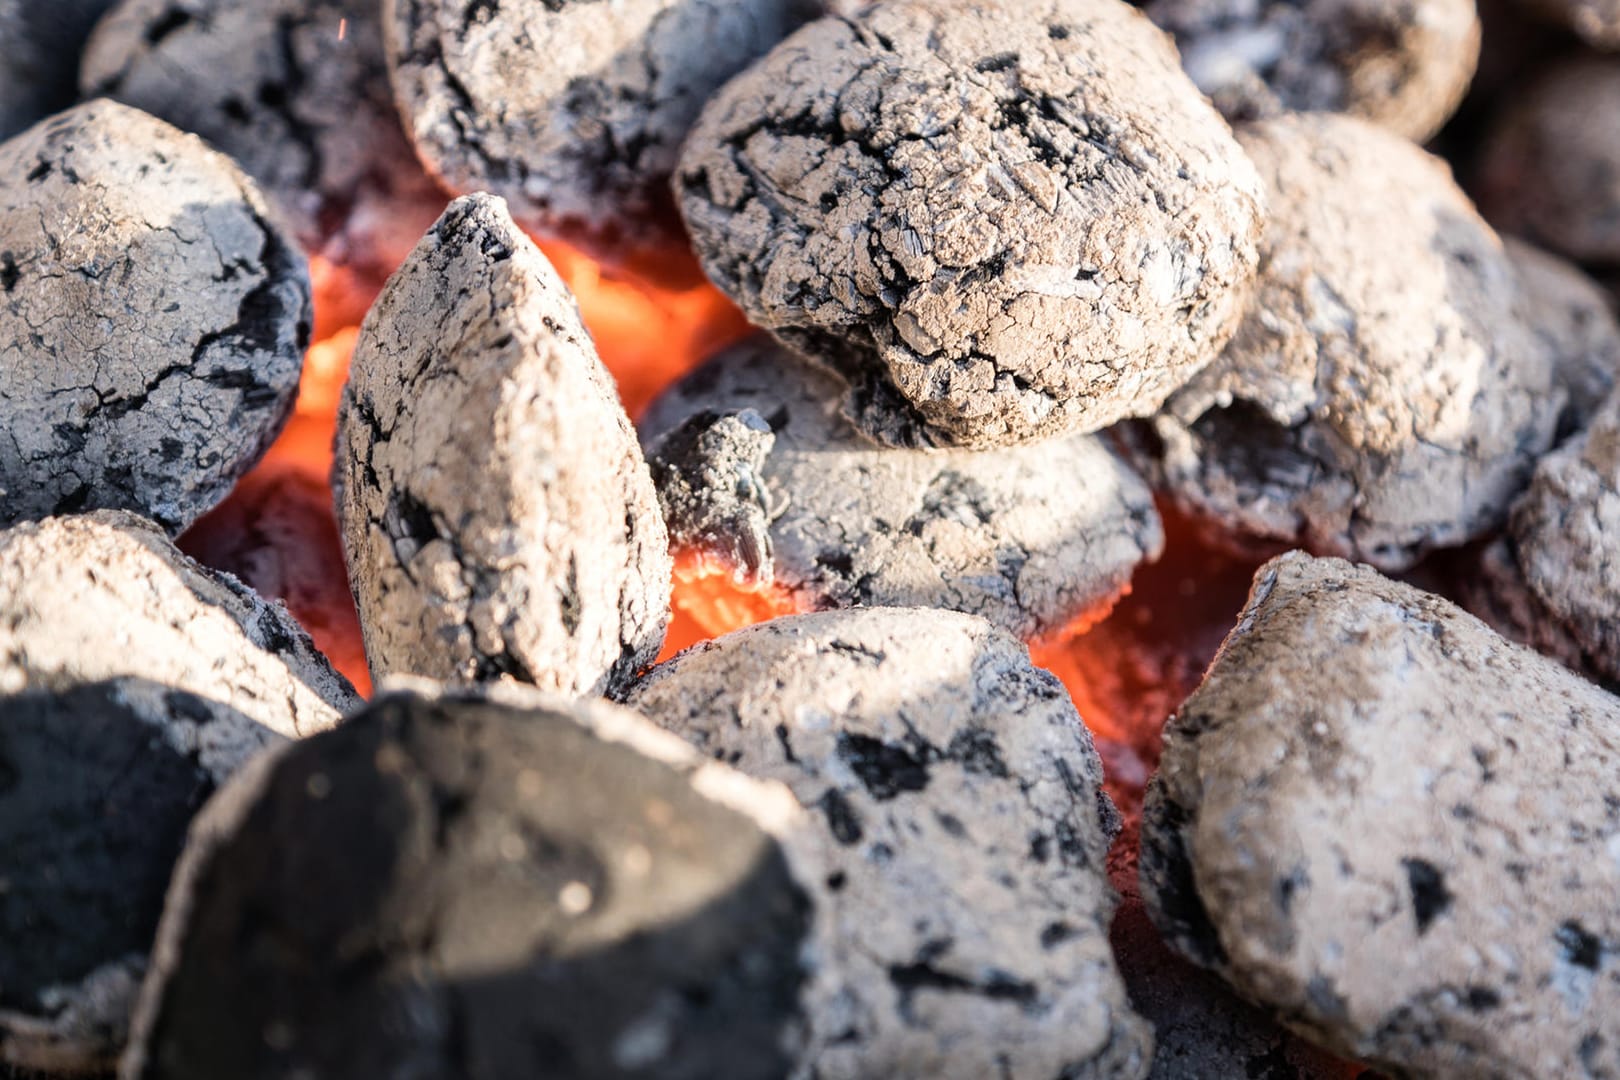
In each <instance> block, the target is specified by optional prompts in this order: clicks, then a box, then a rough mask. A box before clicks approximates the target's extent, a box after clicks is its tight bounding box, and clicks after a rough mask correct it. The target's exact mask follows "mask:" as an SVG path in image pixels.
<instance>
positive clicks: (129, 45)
mask: <svg viewBox="0 0 1620 1080" xmlns="http://www.w3.org/2000/svg"><path fill="white" fill-rule="evenodd" d="M377 8H378V5H377V3H376V0H369V2H361V0H257V2H255V3H240V2H237V0H123V2H122V3H120V4H118V5H117V7H116V8H114V10H113V11H112V13H111V14H109V15H108V16H107V17H106V18H105V19H103V20H102V22H101V24H100V25H99V26H98V27H97V29H96V33H95V36H94V37H93V38H92V39H91V41H90V43H89V46H88V47H87V49H86V50H85V56H84V62H83V67H82V70H81V73H80V80H81V82H82V84H83V88H84V93H85V95H86V96H87V97H90V96H101V95H104V96H107V97H112V98H117V99H118V100H119V101H123V102H127V103H128V104H130V105H134V106H136V107H137V108H141V109H145V110H146V111H147V112H150V113H152V114H153V115H155V116H160V117H162V118H163V119H164V120H167V121H169V122H170V123H172V124H174V125H175V126H177V127H180V128H183V129H184V130H186V131H192V132H196V133H197V134H199V135H201V136H202V137H203V138H205V139H207V140H208V141H209V143H210V144H212V145H213V146H214V147H216V148H217V149H219V150H220V151H222V152H224V153H226V154H229V155H230V156H231V157H232V158H234V159H235V160H236V161H237V162H238V163H240V164H241V166H242V168H243V169H245V170H246V171H247V172H248V173H249V174H250V175H252V176H253V178H254V179H255V180H257V181H258V183H259V184H260V185H261V186H262V187H263V189H264V191H265V194H266V195H267V196H268V197H269V198H270V199H271V200H272V201H274V203H275V204H276V206H277V208H278V209H279V210H280V211H281V212H282V214H283V216H284V217H285V218H286V220H287V221H288V222H289V223H290V224H291V225H292V227H293V229H294V231H295V233H296V234H297V236H298V238H299V240H300V242H301V243H302V244H303V245H304V247H305V248H306V249H307V250H309V251H311V252H319V253H321V254H323V255H326V256H327V257H329V258H332V259H334V260H336V261H338V262H341V263H343V264H345V265H349V266H358V267H362V268H365V269H367V270H370V271H373V272H380V273H382V274H386V273H387V272H389V271H391V270H392V269H393V268H394V267H396V266H398V265H399V263H400V262H401V261H402V260H403V259H404V258H405V256H406V255H407V254H408V253H409V252H410V249H411V246H412V245H413V244H415V243H416V241H417V240H418V239H419V238H420V237H421V235H422V233H423V231H424V230H426V229H427V227H428V226H429V225H431V224H432V223H433V219H434V218H435V217H436V216H437V215H438V213H439V211H440V210H442V209H443V208H444V201H445V200H444V197H443V196H442V195H440V194H439V193H438V192H437V189H436V187H435V185H434V184H433V183H432V182H431V181H429V180H428V178H427V176H426V175H425V174H424V173H423V172H422V169H421V166H420V165H418V164H417V162H416V157H415V154H414V153H413V152H412V150H411V145H410V142H409V140H407V139H406V137H405V133H404V132H403V131H402V130H401V129H400V123H399V115H398V113H397V112H396V111H395V109H394V103H393V95H392V91H391V88H390V86H389V83H388V72H387V65H386V61H385V59H384V56H383V43H382V28H381V25H380V23H379V19H378V11H377ZM340 25H341V27H342V34H341V36H340V34H339V27H340Z"/></svg>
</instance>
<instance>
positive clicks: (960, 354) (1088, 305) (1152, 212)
mask: <svg viewBox="0 0 1620 1080" xmlns="http://www.w3.org/2000/svg"><path fill="white" fill-rule="evenodd" d="M676 190H677V194H678V196H679V198H680V202H681V210H682V213H683V214H684V215H685V218H686V223H687V225H688V226H689V227H690V228H691V230H692V234H693V240H694V243H695V245H696V247H697V252H698V255H699V257H700V258H701V260H702V262H703V265H704V268H705V270H706V271H707V272H708V274H709V276H710V277H711V278H712V279H713V280H714V281H715V283H716V284H718V285H719V286H720V287H721V288H722V289H724V290H725V291H726V292H728V293H730V294H731V296H732V298H733V299H734V300H736V301H737V302H738V304H740V305H741V306H742V309H743V311H744V312H746V313H747V315H748V317H749V318H750V319H751V320H752V321H753V322H754V323H756V324H758V325H760V326H762V327H765V328H766V329H769V330H771V331H772V332H773V333H775V334H776V335H777V336H778V337H780V338H782V339H783V340H784V341H786V342H787V343H789V344H790V345H793V346H794V347H795V348H798V349H800V350H801V351H803V352H804V353H805V354H806V355H808V356H809V357H811V358H812V359H813V360H816V361H817V362H818V363H820V364H822V365H824V366H826V367H828V368H829V369H831V370H833V371H836V372H837V373H838V374H839V375H840V376H842V377H843V379H844V380H845V381H846V382H847V383H848V384H849V385H848V389H847V391H846V402H845V408H846V411H847V412H848V413H849V415H850V416H851V417H852V418H853V420H854V422H855V424H856V426H857V427H859V428H860V429H861V430H862V431H863V432H865V433H866V434H868V435H870V436H872V437H874V438H876V439H877V440H879V441H881V442H884V443H889V444H893V445H901V446H962V447H970V448H984V447H993V446H1007V445H1012V444H1016V443H1022V442H1030V441H1034V440H1037V439H1043V438H1048V437H1052V436H1056V435H1060V434H1066V433H1074V432H1086V431H1095V430H1097V429H1099V428H1102V427H1104V426H1106V425H1108V424H1110V423H1113V422H1114V421H1116V420H1118V419H1120V418H1122V417H1126V416H1141V415H1145V414H1147V413H1150V412H1152V411H1153V409H1155V408H1156V407H1158V405H1159V404H1160V403H1161V402H1162V401H1163V400H1164V398H1165V397H1166V396H1167V395H1168V394H1169V393H1170V392H1171V391H1172V390H1174V389H1175V388H1176V387H1177V386H1179V385H1180V384H1181V383H1182V382H1184V381H1185V380H1186V379H1187V377H1188V376H1189V375H1191V374H1192V373H1193V372H1195V371H1197V370H1198V369H1199V368H1201V367H1202V366H1203V365H1204V364H1206V363H1208V362H1209V361H1210V360H1211V359H1213V358H1214V357H1215V355H1216V354H1217V353H1218V352H1219V351H1220V349H1221V346H1222V345H1224V344H1225V343H1226V340H1227V339H1228V337H1230V336H1231V333H1232V330H1233V328H1234V327H1235V326H1236V324H1237V321H1238V318H1239V316H1240V315H1241V310H1242V302H1243V299H1244V297H1245V296H1246V294H1247V292H1248V287H1249V285H1250V282H1251V280H1252V278H1253V276H1254V270H1255V266H1256V258H1257V256H1256V242H1257V241H1258V239H1259V236H1260V226H1261V208H1262V193H1261V188H1260V182H1259V180H1258V178H1257V177H1256V176H1255V173H1254V169H1253V167H1252V166H1251V165H1250V164H1249V162H1248V160H1247V159H1246V158H1245V157H1244V155H1243V153H1242V151H1241V150H1240V149H1239V148H1238V146H1237V144H1236V143H1235V142H1234V141H1233V140H1232V138H1231V136H1230V134H1229V132H1228V130H1227V127H1226V125H1225V123H1224V122H1222V120H1221V119H1220V117H1219V116H1218V115H1217V114H1216V113H1215V111H1214V110H1213V109H1212V108H1211V107H1210V105H1209V103H1208V102H1207V101H1205V100H1204V98H1203V97H1202V96H1201V95H1200V94H1199V93H1198V91H1197V88H1196V87H1194V86H1193V85H1192V83H1191V81H1190V80H1188V79H1187V77H1186V76H1185V75H1184V74H1183V73H1182V71H1181V69H1180V65H1179V64H1178V62H1177V60H1176V54H1175V50H1174V48H1173V47H1172V46H1171V45H1170V42H1169V40H1168V39H1167V38H1166V37H1165V36H1164V35H1163V34H1162V33H1160V32H1159V31H1158V30H1156V29H1154V28H1153V27H1152V26H1151V25H1150V24H1149V23H1148V22H1147V21H1146V20H1145V19H1143V18H1142V17H1141V15H1140V14H1138V13H1137V12H1136V11H1135V10H1133V9H1132V8H1130V7H1129V6H1128V5H1126V4H1123V3H1119V2H1117V0H1040V2H1037V3H1026V2H1024V0H966V2H963V3H953V4H937V3H933V2H931V0H894V2H891V3H883V4H877V5H874V6H872V7H870V8H868V9H866V10H865V11H864V12H863V13H861V14H859V15H856V16H854V17H852V18H850V19H830V18H829V19H823V20H821V21H819V22H816V23H812V24H811V25H810V26H807V27H805V28H804V29H803V30H801V31H799V32H798V33H797V34H795V35H794V36H793V37H791V38H789V39H788V40H787V41H785V42H783V43H782V44H781V45H780V46H778V47H777V48H776V49H775V50H774V51H773V52H772V53H771V54H770V55H769V56H768V57H767V58H766V59H764V60H763V61H761V62H760V63H758V64H756V65H755V66H754V67H753V68H751V69H750V70H749V71H748V72H746V73H745V74H743V75H742V76H739V77H738V78H737V79H735V80H733V81H732V82H731V83H730V84H729V85H728V86H727V87H726V88H725V89H724V90H723V91H721V93H720V94H718V95H717V96H716V97H715V99H714V100H713V101H712V102H710V104H709V105H708V107H707V108H706V109H705V110H704V113H703V116H702V118H701V119H700V120H699V122H698V124H697V126H696V127H695V128H694V129H693V132H692V136H691V138H690V139H688V141H687V144H686V150H685V153H684V155H683V157H682V160H681V166H680V169H679V171H678V173H677V176H676Z"/></svg>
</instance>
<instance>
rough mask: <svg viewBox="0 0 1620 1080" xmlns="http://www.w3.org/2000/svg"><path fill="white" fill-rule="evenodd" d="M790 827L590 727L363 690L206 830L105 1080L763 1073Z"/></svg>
mask: <svg viewBox="0 0 1620 1080" xmlns="http://www.w3.org/2000/svg"><path fill="white" fill-rule="evenodd" d="M798 817H799V815H798V811H797V808H796V807H795V806H794V805H793V800H792V798H791V797H790V796H789V795H788V794H787V792H785V791H783V790H781V789H780V788H779V787H776V786H775V785H762V784H757V783H754V782H751V781H748V780H747V779H745V778H743V777H741V776H738V775H737V774H735V773H733V772H731V771H730V770H728V769H725V768H724V767H723V766H720V765H717V764H714V763H710V762H705V761H704V760H703V759H701V758H699V757H698V756H697V755H696V754H693V753H692V752H691V751H690V750H689V749H688V748H687V747H686V746H685V745H684V744H682V743H680V741H679V740H676V739H674V738H672V737H670V736H667V735H665V734H663V733H662V732H658V731H656V730H654V729H653V728H652V727H651V725H648V724H647V723H646V722H645V721H643V720H641V719H639V718H638V717H635V716H632V715H630V714H628V713H625V712H624V711H623V710H619V709H615V708H612V707H611V706H607V705H602V704H591V705H585V704H580V705H570V704H568V703H565V702H562V701H561V700H560V699H548V698H543V697H541V696H540V695H537V694H534V693H533V692H532V691H530V692H528V693H525V694H523V695H521V696H519V695H513V694H495V695H488V696H486V695H476V693H475V692H471V691H461V692H449V693H443V694H440V693H436V692H432V691H431V688H426V687H419V688H417V689H396V690H394V691H391V692H385V693H384V694H383V695H382V696H381V697H380V698H379V700H377V701H374V702H373V703H372V704H371V705H370V706H368V707H367V708H366V709H365V710H364V711H363V712H361V713H358V714H356V715H355V716H353V717H351V718H350V719H349V720H348V721H347V722H345V723H344V724H343V725H342V726H341V727H339V728H336V729H334V730H332V731H330V732H326V733H324V734H322V735H319V736H316V737H315V738H313V739H309V740H306V741H304V742H301V743H297V744H292V745H290V746H289V747H287V748H285V749H284V750H282V751H280V752H277V753H275V754H272V755H269V756H268V757H267V758H264V759H261V761H260V762H259V763H256V764H255V766H253V767H251V768H249V769H248V770H246V771H245V772H244V773H242V774H241V775H240V776H238V777H237V778H236V779H235V780H234V781H233V782H232V784H231V785H229V786H227V787H226V788H225V789H224V790H222V791H221V792H220V794H219V796H218V797H217V798H216V799H215V800H214V801H213V802H211V803H210V804H209V806H208V807H207V808H206V809H205V810H204V812H203V815H202V816H201V817H200V818H199V819H198V822H197V825H196V827H194V829H193V830H192V836H191V839H190V841H189V842H188V845H187V848H186V851H185V854H184V855H183V857H182V860H181V864H180V866H179V868H178V869H177V870H176V873H175V882H174V885H173V886H172V888H171V893H170V896H169V900H168V903H167V905H166V907H165V910H164V915H163V922H162V924H161V926H160V928H159V931H158V940H157V945H156V947H155V949H154V952H153V959H152V970H151V973H150V974H149V976H148V978H147V981H146V983H145V985H144V987H143V989H142V995H141V1004H140V1008H139V1010H138V1012H137V1017H136V1025H135V1035H134V1041H133V1042H132V1045H131V1049H130V1052H129V1053H128V1054H127V1055H126V1057H125V1059H124V1062H123V1072H122V1075H123V1076H125V1077H128V1078H131V1080H133V1078H137V1077H156V1076H162V1077H168V1078H173V1080H181V1078H185V1077H197V1078H207V1080H217V1078H219V1077H241V1078H243V1080H252V1078H260V1077H262V1078H268V1077H278V1076H279V1077H284V1076H292V1075H305V1076H323V1077H340V1076H341V1077H383V1076H424V1077H426V1076H432V1077H443V1078H447V1080H449V1078H461V1077H465V1078H469V1080H470V1078H472V1077H489V1076H546V1077H558V1078H572V1077H579V1078H585V1077H602V1078H607V1077H626V1078H628V1077H637V1078H682V1080H696V1078H698V1077H711V1076H713V1077H718V1076H726V1077H740V1078H745V1080H747V1078H762V1080H763V1078H771V1077H781V1076H786V1075H788V1074H789V1072H790V1071H791V1069H792V1067H793V1065H794V1063H795V1062H796V1060H797V1055H798V1053H799V1052H800V1049H801V1048H802V1045H803V1038H804V1031H805V1010H804V995H805V992H806V987H807V986H808V985H809V984H810V982H811V980H812V978H813V976H814V970H813V968H812V966H811V965H812V964H813V962H814V959H815V956H816V955H817V946H816V941H817V937H816V934H817V930H816V927H817V925H818V924H817V917H818V916H817V907H816V901H815V892H814V891H812V890H814V889H815V888H816V887H817V885H816V882H817V881H819V878H818V877H817V876H814V875H815V872H814V871H813V870H807V869H806V868H807V866H809V865H810V864H807V863H804V862H803V861H801V858H802V857H801V856H800V855H797V854H795V853H794V851H793V850H792V843H793V842H792V840H791V836H792V833H793V830H794V829H796V828H798V825H797V824H796V822H797V821H798Z"/></svg>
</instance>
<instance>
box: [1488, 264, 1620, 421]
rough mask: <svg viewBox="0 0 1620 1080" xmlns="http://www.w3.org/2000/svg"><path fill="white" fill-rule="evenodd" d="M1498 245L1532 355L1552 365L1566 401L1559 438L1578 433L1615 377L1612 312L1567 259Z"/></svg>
mask: <svg viewBox="0 0 1620 1080" xmlns="http://www.w3.org/2000/svg"><path fill="white" fill-rule="evenodd" d="M1503 242H1504V245H1505V247H1506V248H1507V253H1508V257H1509V258H1511V259H1512V260H1513V266H1514V269H1515V270H1516V271H1517V272H1518V276H1519V288H1520V290H1521V291H1522V293H1523V295H1524V310H1525V318H1526V319H1527V320H1528V322H1529V325H1530V329H1531V330H1532V331H1533V332H1534V333H1535V335H1536V337H1537V338H1538V339H1539V348H1538V353H1539V355H1540V356H1542V357H1544V358H1545V359H1546V360H1547V361H1550V362H1551V364H1552V365H1553V377H1554V383H1555V384H1556V385H1557V386H1558V388H1559V390H1560V391H1562V393H1563V394H1564V396H1565V398H1566V405H1565V411H1564V416H1563V418H1562V419H1561V420H1560V422H1559V435H1560V436H1568V435H1571V434H1574V433H1575V432H1578V431H1584V430H1585V429H1586V427H1587V425H1588V424H1590V423H1591V422H1592V419H1593V417H1594V416H1595V415H1596V414H1597V412H1598V410H1599V409H1600V408H1602V406H1603V403H1604V402H1605V401H1607V400H1608V397H1609V394H1610V392H1611V391H1613V389H1614V385H1615V377H1616V375H1620V324H1617V323H1616V321H1615V308H1614V306H1613V305H1612V303H1611V300H1610V297H1609V295H1608V293H1607V292H1606V291H1605V290H1604V288H1603V287H1602V285H1600V284H1599V283H1598V282H1596V281H1594V280H1593V279H1592V278H1590V277H1588V276H1587V275H1586V274H1585V273H1583V272H1582V271H1581V269H1580V268H1579V267H1577V266H1576V265H1574V264H1573V263H1571V262H1569V261H1568V260H1566V259H1562V258H1560V257H1558V256H1557V255H1554V254H1552V253H1551V252H1549V251H1543V250H1541V249H1540V248H1537V247H1535V246H1534V245H1532V244H1529V243H1526V242H1525V241H1523V240H1519V239H1517V238H1515V237H1505V238H1504V241H1503Z"/></svg>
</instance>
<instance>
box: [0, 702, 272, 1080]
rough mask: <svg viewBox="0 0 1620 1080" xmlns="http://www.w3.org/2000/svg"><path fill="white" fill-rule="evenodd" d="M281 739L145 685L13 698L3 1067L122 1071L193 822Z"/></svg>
mask: <svg viewBox="0 0 1620 1080" xmlns="http://www.w3.org/2000/svg"><path fill="white" fill-rule="evenodd" d="M275 741H278V740H277V739H276V736H275V735H273V734H272V733H271V732H270V731H269V730H268V729H266V728H265V727H263V726H262V725H260V724H258V723H256V722H255V721H253V720H252V719H250V718H248V717H247V716H244V715H243V714H242V713H240V712H237V711H236V710H234V709H232V708H230V707H228V706H226V705H222V704H220V703H218V702H217V701H210V700H208V699H207V698H202V697H198V696H196V695H194V694H190V693H186V692H185V691H182V690H176V689H174V688H172V687H170V686H163V685H159V684H157V683H153V682H149V681H146V680H142V679H112V680H108V681H105V682H98V683H86V684H83V685H79V686H74V687H71V688H68V689H65V690H60V691H53V690H32V691H28V692H25V693H22V694H18V695H13V696H8V697H4V698H0V881H3V882H4V883H5V887H4V890H3V894H0V895H3V898H4V902H3V903H0V940H4V941H5V942H7V947H6V948H5V949H0V1066H3V1065H13V1066H19V1067H23V1068H30V1069H40V1070H44V1071H46V1072H61V1073H79V1072H83V1071H87V1070H91V1069H98V1068H105V1067H108V1066H110V1065H111V1062H112V1060H113V1058H114V1057H115V1056H116V1055H117V1053H118V1051H119V1050H120V1049H121V1048H122V1047H123V1043H124V1038H125V1035H126V1034H127V1031H128V1026H129V1017H130V1012H131V1010H132V1008H133V1006H134V1004H135V992H136V988H137V987H138V986H139V984H140V980H141V975H142V973H143V972H144V970H145V967H146V954H147V950H148V949H149V948H150V947H151V944H152V936H153V934H154V933H155V932H156V930H157V924H158V915H159V913H160V912H161V911H162V907H163V895H164V891H165V889H166V888H167V886H168V883H169V874H170V871H171V870H173V868H174V864H175V860H176V859H177V858H178V857H179V855H180V849H181V846H182V844H183V842H184V840H185V834H186V826H187V824H188V823H189V822H190V820H191V816H192V814H193V813H194V812H195V811H196V810H197V809H198V807H200V806H201V805H202V802H203V800H204V799H205V798H207V796H208V794H209V793H210V792H211V791H213V790H214V788H215V786H216V785H218V784H219V783H221V782H223V781H224V780H225V778H226V777H227V776H229V775H230V774H231V773H232V772H233V771H234V770H235V769H236V768H237V767H238V766H240V765H241V764H242V763H243V762H245V761H246V760H247V759H248V758H249V757H250V756H252V755H253V754H255V753H256V752H257V751H259V750H261V749H263V748H264V747H265V746H267V745H269V744H270V743H272V742H275Z"/></svg>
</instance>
